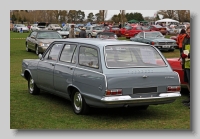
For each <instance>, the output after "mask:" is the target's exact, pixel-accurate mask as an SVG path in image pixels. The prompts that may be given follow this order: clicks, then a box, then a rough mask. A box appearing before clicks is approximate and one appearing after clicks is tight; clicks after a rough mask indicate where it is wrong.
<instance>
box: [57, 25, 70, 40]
mask: <svg viewBox="0 0 200 139" xmlns="http://www.w3.org/2000/svg"><path fill="white" fill-rule="evenodd" d="M69 30H70V28H68V27H63V28H62V29H61V30H59V31H57V32H58V33H59V34H60V35H61V36H62V37H63V38H69Z"/></svg>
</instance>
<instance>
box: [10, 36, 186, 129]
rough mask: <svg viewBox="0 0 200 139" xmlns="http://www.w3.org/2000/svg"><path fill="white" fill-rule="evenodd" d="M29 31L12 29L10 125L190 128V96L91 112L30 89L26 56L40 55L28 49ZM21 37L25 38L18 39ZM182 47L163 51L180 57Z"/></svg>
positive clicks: (71, 127) (69, 127)
mask: <svg viewBox="0 0 200 139" xmlns="http://www.w3.org/2000/svg"><path fill="white" fill-rule="evenodd" d="M28 34H29V33H14V32H11V33H10V38H11V39H10V128H11V129H53V130H55V129H60V130H61V129H63V130H71V129H72V130H93V129H94V130H119V129H121V130H143V129H152V130H157V129H158V130H159V129H168V130H190V110H189V109H188V108H187V107H185V106H183V104H182V103H181V101H182V100H184V99H186V97H187V94H188V92H187V89H186V88H183V90H182V96H181V97H180V98H178V99H177V100H176V101H175V102H173V103H170V104H164V105H153V106H149V108H148V109H147V110H145V111H139V110H134V109H131V108H117V109H92V111H91V114H90V115H76V114H74V112H73V110H72V105H71V103H70V101H68V100H65V99H63V98H60V97H57V96H54V95H51V94H48V93H47V92H41V94H40V95H37V96H33V95H30V94H29V93H28V88H27V81H26V80H25V79H24V78H22V77H21V62H22V60H23V59H29V58H30V59H37V58H38V56H36V55H35V53H34V52H26V50H25V39H23V38H26V37H27V36H28ZM18 38H21V39H18ZM178 52H179V51H178V50H175V51H174V52H165V53H163V54H164V55H165V57H177V56H178V54H179V53H178Z"/></svg>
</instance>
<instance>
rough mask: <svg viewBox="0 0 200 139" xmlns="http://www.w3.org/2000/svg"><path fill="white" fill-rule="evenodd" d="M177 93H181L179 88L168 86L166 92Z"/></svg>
mask: <svg viewBox="0 0 200 139" xmlns="http://www.w3.org/2000/svg"><path fill="white" fill-rule="evenodd" d="M177 91H178V92H179V91H181V86H168V87H167V92H177Z"/></svg>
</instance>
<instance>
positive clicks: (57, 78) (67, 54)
mask: <svg viewBox="0 0 200 139" xmlns="http://www.w3.org/2000/svg"><path fill="white" fill-rule="evenodd" d="M76 47H77V44H72V43H67V44H65V45H64V46H63V49H62V51H61V54H60V57H59V59H58V62H57V63H56V64H55V69H54V87H55V90H56V91H58V92H59V93H63V95H68V93H67V88H68V86H69V85H72V79H73V78H72V77H73V72H74V69H75V67H76V63H77V62H76V59H77V58H76V53H77V52H76Z"/></svg>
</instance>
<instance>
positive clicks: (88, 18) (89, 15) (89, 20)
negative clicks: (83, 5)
mask: <svg viewBox="0 0 200 139" xmlns="http://www.w3.org/2000/svg"><path fill="white" fill-rule="evenodd" d="M93 17H94V14H93V13H89V14H88V16H87V21H88V22H93Z"/></svg>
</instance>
